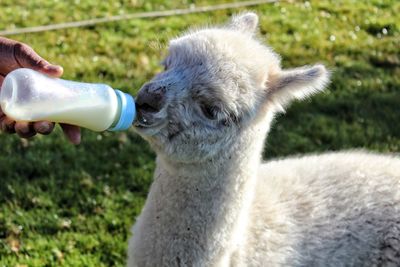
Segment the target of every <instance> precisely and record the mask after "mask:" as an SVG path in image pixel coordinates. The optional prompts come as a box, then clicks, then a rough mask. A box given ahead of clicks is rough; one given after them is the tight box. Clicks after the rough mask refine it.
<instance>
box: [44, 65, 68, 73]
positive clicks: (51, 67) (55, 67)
mask: <svg viewBox="0 0 400 267" xmlns="http://www.w3.org/2000/svg"><path fill="white" fill-rule="evenodd" d="M44 68H45V69H46V70H49V71H52V72H61V71H63V67H61V66H59V65H47V66H45V67H44Z"/></svg>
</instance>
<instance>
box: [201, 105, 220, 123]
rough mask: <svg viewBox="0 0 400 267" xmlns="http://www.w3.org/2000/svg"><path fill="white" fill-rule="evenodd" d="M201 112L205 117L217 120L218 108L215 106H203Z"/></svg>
mask: <svg viewBox="0 0 400 267" xmlns="http://www.w3.org/2000/svg"><path fill="white" fill-rule="evenodd" d="M201 111H202V112H203V114H204V116H206V117H207V118H208V119H210V120H215V119H216V118H217V108H216V107H215V106H210V105H207V104H203V105H201Z"/></svg>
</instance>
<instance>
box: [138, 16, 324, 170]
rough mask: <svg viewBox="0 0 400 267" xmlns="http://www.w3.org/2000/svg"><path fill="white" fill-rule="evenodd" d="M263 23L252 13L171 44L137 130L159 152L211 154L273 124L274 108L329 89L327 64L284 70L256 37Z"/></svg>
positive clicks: (141, 99)
mask: <svg viewBox="0 0 400 267" xmlns="http://www.w3.org/2000/svg"><path fill="white" fill-rule="evenodd" d="M257 24H258V17H257V15H255V14H254V13H246V14H242V15H239V16H236V17H234V18H233V19H232V20H231V22H230V23H229V24H228V25H226V26H223V27H218V28H209V29H203V30H196V31H191V32H189V33H187V34H185V35H183V36H182V37H179V38H177V39H174V40H172V41H171V42H170V45H169V53H168V56H167V57H166V59H165V60H164V61H163V65H164V67H165V70H164V71H163V72H161V73H159V74H157V75H156V76H155V77H154V78H153V79H152V80H151V81H150V82H148V83H146V84H145V85H143V87H142V88H141V90H140V91H139V93H138V95H137V98H136V102H137V107H138V121H137V122H136V123H135V128H136V130H137V131H138V132H139V134H141V135H142V136H143V137H144V138H145V139H146V140H148V141H149V142H150V144H151V145H152V146H153V148H154V149H155V150H156V151H157V153H161V154H163V155H164V156H166V157H168V158H169V159H170V160H176V161H179V162H195V161H202V160H206V159H208V158H210V157H213V156H215V155H218V154H219V152H221V151H224V150H226V149H227V148H229V147H232V146H234V145H235V143H237V142H238V139H239V138H242V135H243V133H244V132H251V130H252V128H253V127H257V126H259V124H262V123H267V122H265V120H263V119H262V118H264V117H265V116H266V114H272V113H274V112H276V111H278V110H279V109H282V106H284V105H286V104H287V103H288V102H290V100H292V99H295V98H304V97H305V96H308V95H311V94H313V93H314V92H317V91H319V90H322V89H323V87H324V85H325V84H326V82H327V81H328V74H327V71H326V70H325V68H324V67H323V66H322V65H315V66H309V67H302V68H296V69H291V70H282V69H281V68H280V59H279V57H278V55H276V54H275V53H274V52H273V51H272V50H271V49H270V48H269V47H267V46H265V45H262V44H261V43H260V42H259V41H258V40H257V39H256V38H255V37H254V35H255V32H256V29H257ZM264 134H265V133H264Z"/></svg>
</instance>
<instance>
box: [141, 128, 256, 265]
mask: <svg viewBox="0 0 400 267" xmlns="http://www.w3.org/2000/svg"><path fill="white" fill-rule="evenodd" d="M255 132H257V133H258V134H254V133H255ZM260 132H261V131H254V130H253V131H251V133H248V134H245V135H243V137H242V138H240V139H239V141H238V142H237V143H236V144H235V145H234V146H232V147H231V148H230V149H229V150H227V151H224V152H223V154H221V155H218V156H217V157H215V158H214V159H211V160H208V161H206V162H201V163H196V164H177V163H172V162H171V161H169V160H168V159H165V158H163V157H162V156H158V157H157V168H156V172H155V176H154V178H155V180H154V182H153V185H152V187H151V189H150V193H149V196H148V199H147V202H146V205H145V208H144V210H143V212H142V215H141V217H140V219H139V221H138V223H137V227H136V228H135V229H134V231H135V233H134V238H135V234H136V233H139V234H138V235H137V236H136V238H138V240H137V242H138V243H139V242H140V243H141V244H142V246H141V248H142V249H144V251H143V253H146V251H147V252H148V251H152V253H149V254H148V255H151V256H150V257H151V259H148V260H150V262H151V261H154V260H160V259H162V260H163V261H165V260H167V261H170V260H168V259H173V261H175V260H176V261H179V262H181V263H186V264H188V265H189V266H196V265H198V264H200V263H201V265H203V264H204V263H208V264H209V265H211V266H212V265H221V264H222V265H227V264H228V262H229V256H230V254H231V253H233V251H234V250H235V248H236V247H237V246H238V245H239V244H240V243H242V240H241V238H242V237H243V236H244V230H245V229H246V225H247V221H246V220H247V218H248V214H247V213H248V211H249V207H250V205H251V202H252V197H253V194H254V188H255V185H256V174H257V169H258V166H259V164H260V159H261V151H262V147H263V139H264V138H263V137H264V135H260V134H259V133H260ZM252 133H253V134H252ZM146 242H148V245H146V244H145V243H146ZM137 252H138V251H137ZM138 253H140V252H138ZM155 255H157V256H155ZM173 255H174V256H173ZM143 263H144V264H143V265H151V264H157V263H155V262H152V263H151V264H146V262H143ZM147 263H149V261H147ZM170 263H171V264H172V265H176V264H177V262H170ZM174 263H175V264H174ZM179 264H180V263H179Z"/></svg>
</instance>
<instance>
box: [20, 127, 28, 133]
mask: <svg viewBox="0 0 400 267" xmlns="http://www.w3.org/2000/svg"><path fill="white" fill-rule="evenodd" d="M29 131H30V129H29V127H22V128H20V129H19V132H21V133H22V134H27V133H29Z"/></svg>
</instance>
